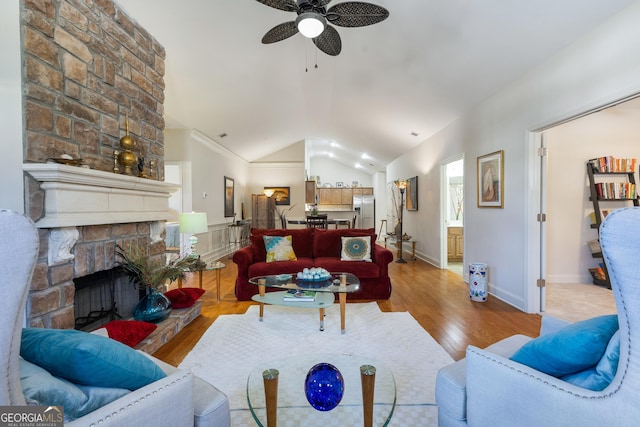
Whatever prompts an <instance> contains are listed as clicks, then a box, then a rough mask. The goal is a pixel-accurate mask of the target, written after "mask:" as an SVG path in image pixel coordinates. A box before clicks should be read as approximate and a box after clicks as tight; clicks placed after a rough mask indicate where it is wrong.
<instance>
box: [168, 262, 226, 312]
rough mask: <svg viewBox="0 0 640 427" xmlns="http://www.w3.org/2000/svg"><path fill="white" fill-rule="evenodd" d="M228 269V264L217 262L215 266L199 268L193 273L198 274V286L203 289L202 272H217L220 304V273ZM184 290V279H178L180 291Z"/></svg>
mask: <svg viewBox="0 0 640 427" xmlns="http://www.w3.org/2000/svg"><path fill="white" fill-rule="evenodd" d="M225 267H226V264H225V263H223V262H220V261H216V262H214V263H213V264H207V266H206V267H205V268H199V269H197V270H193V273H196V272H197V273H198V286H199V287H200V289H202V272H203V271H215V272H216V296H217V299H218V302H220V271H221V270H222V269H223V268H225ZM180 288H182V279H178V289H180Z"/></svg>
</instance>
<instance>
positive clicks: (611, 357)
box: [561, 330, 620, 391]
mask: <svg viewBox="0 0 640 427" xmlns="http://www.w3.org/2000/svg"><path fill="white" fill-rule="evenodd" d="M619 359H620V330H618V331H616V333H615V334H613V337H611V339H610V340H609V344H608V345H607V349H606V350H605V352H604V355H603V356H602V358H601V359H600V361H599V362H598V364H597V365H596V366H594V367H592V368H589V369H585V370H584V371H580V372H577V373H575V374H570V375H565V376H563V377H561V379H563V380H564V381H566V382H569V383H571V384H575V385H577V386H579V387H584V388H586V389H589V390H593V391H602V390H604V389H605V388H607V386H608V385H609V384H611V381H613V377H615V376H616V372H617V371H618V360H619Z"/></svg>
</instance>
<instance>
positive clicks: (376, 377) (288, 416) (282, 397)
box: [247, 354, 396, 427]
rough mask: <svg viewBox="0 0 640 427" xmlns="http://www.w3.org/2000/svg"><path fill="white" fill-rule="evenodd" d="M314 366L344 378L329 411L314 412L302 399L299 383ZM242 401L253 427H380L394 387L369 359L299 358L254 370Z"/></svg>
mask: <svg viewBox="0 0 640 427" xmlns="http://www.w3.org/2000/svg"><path fill="white" fill-rule="evenodd" d="M317 363H330V364H332V365H334V366H335V367H336V368H338V370H339V371H340V373H341V374H342V377H343V379H344V395H343V397H342V400H341V401H340V403H339V404H338V406H336V407H335V408H334V409H332V410H329V411H318V410H316V409H314V408H313V407H312V406H311V404H309V402H308V401H307V398H306V395H305V378H306V376H307V373H308V372H309V370H310V369H311V368H312V367H313V366H314V365H315V364H317ZM361 367H364V368H365V369H364V370H363V369H361ZM371 367H373V368H374V369H371ZM274 379H275V383H274V382H273V380H274ZM266 391H268V392H266ZM274 392H275V394H274ZM247 402H248V404H249V409H250V410H251V415H252V416H253V419H254V420H255V421H256V423H257V424H258V426H265V427H267V426H275V425H276V422H277V423H279V424H281V425H300V426H302V425H304V426H305V427H306V426H322V427H327V426H357V425H364V426H365V427H366V426H372V425H374V426H386V425H388V423H389V421H390V420H391V416H392V415H393V411H394V408H395V404H396V383H395V379H394V377H393V373H392V372H391V369H389V368H388V367H386V366H385V365H384V364H382V363H381V362H380V361H377V360H375V359H371V358H367V357H360V356H354V355H347V354H313V355H301V356H295V357H290V358H282V359H277V360H273V361H270V362H265V363H261V364H260V365H258V366H256V367H255V368H254V369H253V370H252V371H251V373H250V374H249V378H248V379H247ZM274 416H275V418H276V419H274ZM268 417H269V422H267V418H268ZM363 421H364V422H363Z"/></svg>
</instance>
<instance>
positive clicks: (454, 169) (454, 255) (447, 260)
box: [442, 157, 464, 276]
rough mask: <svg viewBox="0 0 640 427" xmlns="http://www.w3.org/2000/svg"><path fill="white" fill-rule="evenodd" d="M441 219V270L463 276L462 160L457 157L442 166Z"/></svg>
mask: <svg viewBox="0 0 640 427" xmlns="http://www.w3.org/2000/svg"><path fill="white" fill-rule="evenodd" d="M443 178H444V179H443V180H442V182H443V188H442V194H443V195H444V197H443V203H442V218H444V224H443V234H445V233H446V235H445V237H446V238H444V239H443V241H444V242H446V248H445V250H444V254H443V256H442V268H446V269H448V270H451V271H453V272H454V273H456V274H458V275H460V276H463V275H464V268H463V266H464V264H463V261H464V208H463V207H464V158H463V157H458V158H455V159H452V160H451V161H448V162H447V163H445V164H444V165H443Z"/></svg>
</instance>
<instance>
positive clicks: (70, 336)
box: [20, 328, 166, 390]
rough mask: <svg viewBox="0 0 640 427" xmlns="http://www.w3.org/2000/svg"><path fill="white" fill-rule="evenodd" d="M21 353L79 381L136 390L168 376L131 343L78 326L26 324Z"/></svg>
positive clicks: (45, 367)
mask: <svg viewBox="0 0 640 427" xmlns="http://www.w3.org/2000/svg"><path fill="white" fill-rule="evenodd" d="M20 355H21V356H22V357H23V358H25V359H26V360H28V361H30V362H31V363H35V364H36V365H38V366H41V367H43V368H44V369H46V370H47V371H49V372H50V373H51V374H52V375H55V376H57V377H61V378H65V379H67V380H69V381H71V382H74V383H76V384H83V385H90V386H98V387H118V388H126V389H129V390H135V389H138V388H140V387H143V386H145V385H147V384H151V383H152V382H154V381H157V380H159V379H161V378H164V377H166V374H165V373H164V372H163V371H162V370H161V369H160V368H159V367H158V366H157V365H156V364H155V363H153V362H152V361H151V360H150V359H148V358H147V357H145V356H144V355H143V354H142V353H139V352H137V351H135V350H134V349H132V348H131V347H128V346H126V345H124V344H122V343H119V342H117V341H114V340H112V339H109V338H105V337H103V336H100V335H97V334H89V333H86V332H81V331H76V330H68V329H40V328H25V329H23V330H22V343H21V346H20Z"/></svg>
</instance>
